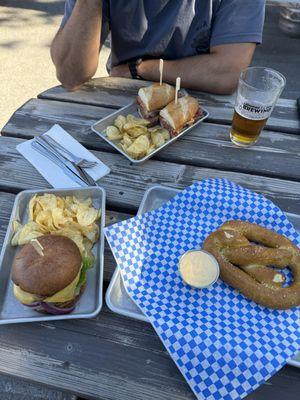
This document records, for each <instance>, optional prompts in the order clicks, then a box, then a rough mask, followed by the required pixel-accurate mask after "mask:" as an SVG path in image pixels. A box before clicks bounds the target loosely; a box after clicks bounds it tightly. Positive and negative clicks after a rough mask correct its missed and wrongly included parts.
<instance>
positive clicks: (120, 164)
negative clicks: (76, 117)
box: [0, 137, 300, 213]
mask: <svg viewBox="0 0 300 400" xmlns="http://www.w3.org/2000/svg"><path fill="white" fill-rule="evenodd" d="M22 141H23V140H22V139H17V138H10V137H0V176H1V177H2V178H1V183H0V185H1V188H2V189H4V191H10V192H13V193H17V192H19V191H20V190H22V189H27V188H34V187H36V188H40V187H43V188H44V187H46V188H47V187H49V184H48V183H47V182H46V181H45V180H44V178H42V177H41V175H40V174H39V173H38V172H37V171H36V170H35V169H34V168H33V167H32V166H31V165H30V164H29V163H28V161H27V160H25V159H24V158H23V157H22V156H21V155H20V154H19V153H18V152H17V151H16V145H17V144H19V143H21V142H22ZM94 154H95V155H96V156H97V157H99V158H100V159H101V160H102V161H103V162H104V163H106V164H107V165H108V166H109V167H110V168H111V173H110V174H109V175H107V176H106V177H105V178H103V179H101V181H100V184H101V185H102V186H103V187H104V188H105V189H106V190H107V205H108V208H111V209H116V208H117V209H119V210H122V212H124V211H126V210H127V211H132V212H136V210H137V207H138V205H139V203H140V201H141V199H142V196H143V194H144V192H145V190H146V189H147V188H149V187H150V186H152V185H154V184H162V185H166V186H172V187H178V188H184V187H186V186H189V185H191V184H192V183H193V182H195V181H198V180H200V179H205V178H209V177H210V178H226V179H230V180H232V181H234V182H236V183H238V184H241V185H243V186H245V187H248V188H249V189H252V190H255V191H257V192H260V193H263V194H265V195H266V196H267V197H268V198H270V199H271V200H273V201H274V202H275V203H276V204H277V205H278V206H279V207H281V208H282V209H284V210H286V211H289V212H295V213H297V212H299V200H300V182H291V181H288V180H280V179H274V178H265V177H261V176H256V175H247V174H242V173H236V172H231V171H219V170H215V169H208V168H198V167H194V166H191V165H180V164H176V163H170V162H161V161H156V160H150V161H148V162H146V163H144V164H142V165H139V166H135V165H130V163H129V161H127V160H126V159H125V158H124V157H123V156H121V155H118V154H110V153H104V152H97V151H96V152H94ZM1 188H0V189H1Z"/></svg>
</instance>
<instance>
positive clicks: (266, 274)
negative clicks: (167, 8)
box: [203, 220, 300, 310]
mask: <svg viewBox="0 0 300 400" xmlns="http://www.w3.org/2000/svg"><path fill="white" fill-rule="evenodd" d="M256 243H259V244H256ZM203 249H204V250H206V251H208V252H210V253H211V254H213V255H214V256H215V257H216V259H217V260H218V262H219V264H220V277H221V279H222V280H223V281H224V282H226V283H228V284H229V285H231V286H233V287H234V288H235V289H237V290H238V291H239V292H241V293H242V294H243V295H244V296H246V297H248V298H249V299H251V300H254V301H255V302H256V303H258V304H261V305H263V306H266V307H270V308H275V309H281V310H284V309H288V308H291V307H294V306H297V305H299V304H300V250H299V249H298V247H297V246H295V245H294V244H293V243H292V242H291V241H290V240H289V239H288V238H286V237H285V236H282V235H279V234H278V233H276V232H273V231H271V230H269V229H266V228H263V227H261V226H260V225H256V224H251V223H249V222H244V221H238V220H237V221H234V220H233V221H228V222H226V223H225V224H223V225H222V226H220V227H219V228H218V229H217V230H216V231H214V232H213V233H211V234H210V235H209V236H208V237H207V238H206V240H205V242H204V245H203ZM268 266H274V267H276V268H285V267H287V266H288V267H289V268H290V269H291V271H292V273H293V282H292V284H291V285H290V286H288V287H282V283H283V282H284V276H283V274H281V273H279V272H277V271H276V270H274V269H273V268H269V267H268Z"/></svg>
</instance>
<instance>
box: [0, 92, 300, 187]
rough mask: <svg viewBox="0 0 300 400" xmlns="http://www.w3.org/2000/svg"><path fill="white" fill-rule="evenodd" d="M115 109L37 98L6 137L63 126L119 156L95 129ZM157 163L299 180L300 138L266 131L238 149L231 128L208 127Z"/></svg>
mask: <svg viewBox="0 0 300 400" xmlns="http://www.w3.org/2000/svg"><path fill="white" fill-rule="evenodd" d="M110 113H111V109H107V108H104V107H95V106H87V105H81V104H74V103H68V102H65V103H62V102H59V101H51V100H41V99H32V100H31V101H29V102H28V103H26V104H25V105H24V106H23V107H21V108H20V109H19V110H18V111H17V112H16V113H15V114H14V115H13V117H12V118H11V119H10V121H9V122H8V123H7V124H6V126H5V127H4V128H3V132H2V134H3V135H5V136H14V137H23V138H32V137H34V136H36V135H38V134H40V133H43V132H45V131H47V130H48V129H49V128H50V127H51V126H52V125H53V124H55V123H58V124H60V125H61V126H62V127H63V128H65V129H66V130H67V131H68V132H69V133H70V134H71V135H73V136H74V137H75V138H76V139H77V140H78V141H80V142H81V143H82V144H83V145H85V146H86V147H88V148H91V149H96V150H101V151H105V152H107V151H109V152H116V151H115V150H114V149H113V147H112V146H110V145H108V144H107V143H106V142H105V141H104V140H102V139H101V138H100V137H98V136H97V135H96V134H95V133H94V132H92V130H91V129H90V126H91V125H92V124H93V123H94V122H96V121H97V120H99V119H100V118H102V117H104V116H106V115H108V114H110ZM155 159H157V160H162V161H167V162H175V163H181V164H189V165H194V166H205V167H211V168H218V169H221V170H232V171H237V172H246V173H251V174H258V175H265V176H274V177H284V178H287V179H291V180H299V179H300V169H299V168H298V166H299V164H300V138H299V136H297V135H290V134H286V133H285V134H283V133H279V132H273V131H264V132H263V133H262V135H261V138H260V140H259V142H258V143H257V144H256V145H255V146H253V147H252V148H249V149H240V148H238V147H236V146H234V145H233V144H232V143H231V141H230V138H229V128H228V126H226V125H217V124H213V123H203V124H201V125H200V126H198V127H195V129H193V130H192V131H191V132H189V133H188V134H187V135H186V136H184V137H182V138H180V139H179V140H178V141H177V142H175V143H173V144H172V145H170V146H168V147H167V148H165V149H164V150H163V151H161V152H159V153H158V154H157V155H156V156H155Z"/></svg>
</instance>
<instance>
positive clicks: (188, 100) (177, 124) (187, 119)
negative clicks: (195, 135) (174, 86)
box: [159, 96, 199, 133]
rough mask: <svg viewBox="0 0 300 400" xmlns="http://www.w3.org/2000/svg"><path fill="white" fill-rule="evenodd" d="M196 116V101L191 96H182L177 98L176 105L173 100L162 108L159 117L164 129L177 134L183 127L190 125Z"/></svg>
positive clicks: (197, 107) (197, 110) (197, 108)
mask: <svg viewBox="0 0 300 400" xmlns="http://www.w3.org/2000/svg"><path fill="white" fill-rule="evenodd" d="M198 114H199V103H198V100H197V99H195V98H194V97H192V96H183V97H179V98H178V101H177V103H175V100H174V101H172V102H171V103H169V104H168V105H167V106H166V107H165V108H163V109H162V110H161V111H160V113H159V117H160V121H161V124H162V125H163V126H164V127H165V128H167V129H168V130H172V131H174V132H175V133H178V132H179V131H180V130H181V129H182V128H183V127H184V126H185V125H189V124H192V123H193V122H194V120H195V118H196V117H197V116H198ZM169 128H170V129H169Z"/></svg>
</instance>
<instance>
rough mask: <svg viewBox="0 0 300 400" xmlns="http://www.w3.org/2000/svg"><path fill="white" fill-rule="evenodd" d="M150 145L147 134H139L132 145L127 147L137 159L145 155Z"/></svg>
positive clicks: (128, 151)
mask: <svg viewBox="0 0 300 400" xmlns="http://www.w3.org/2000/svg"><path fill="white" fill-rule="evenodd" d="M149 147H150V141H149V139H148V136H147V135H142V136H139V137H138V138H137V139H136V140H135V141H134V142H133V143H132V145H131V146H129V147H128V148H127V153H128V154H129V155H130V156H131V157H132V158H135V159H139V158H142V157H144V156H145V155H146V154H147V151H148V149H149Z"/></svg>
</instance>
